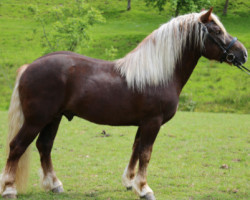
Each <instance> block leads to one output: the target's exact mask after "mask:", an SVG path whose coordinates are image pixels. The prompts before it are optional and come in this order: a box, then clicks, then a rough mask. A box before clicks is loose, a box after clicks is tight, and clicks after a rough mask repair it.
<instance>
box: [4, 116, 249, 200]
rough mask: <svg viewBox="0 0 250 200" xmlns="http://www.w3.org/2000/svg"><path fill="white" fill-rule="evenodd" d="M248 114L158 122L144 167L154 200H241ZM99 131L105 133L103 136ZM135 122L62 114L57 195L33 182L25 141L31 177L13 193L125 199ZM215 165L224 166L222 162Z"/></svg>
mask: <svg viewBox="0 0 250 200" xmlns="http://www.w3.org/2000/svg"><path fill="white" fill-rule="evenodd" d="M249 120H250V117H249V115H243V114H240V115H239V114H212V113H210V114H209V113H192V112H177V114H176V116H175V117H174V118H173V119H172V120H171V121H170V122H169V123H167V124H165V125H164V126H162V128H161V130H160V133H159V135H158V137H157V139H156V142H155V145H154V150H153V154H152V158H151V162H150V164H149V168H148V183H149V185H150V186H151V188H152V189H153V190H154V192H155V195H156V198H157V199H158V200H166V199H167V200H236V199H237V200H243V199H244V200H247V199H249V197H250V193H249V191H250V187H249V177H250V173H249V141H250V138H249V133H250V132H249ZM103 130H105V131H106V133H107V134H109V135H110V136H109V137H103V135H102V134H101V132H102V131H103ZM135 132H136V127H110V126H99V125H95V124H93V123H89V122H87V121H84V120H81V119H79V118H74V119H73V121H72V122H68V121H67V120H66V118H64V119H63V121H62V123H61V126H60V128H59V132H58V134H57V138H56V140H55V144H54V148H53V152H52V159H53V161H54V168H55V170H56V172H57V176H58V177H59V178H60V179H61V181H62V182H63V183H64V189H65V193H64V194H60V195H56V194H52V193H50V192H44V191H43V190H42V189H41V188H40V187H39V177H38V171H39V168H40V163H39V155H38V152H37V150H36V148H35V145H34V143H33V144H32V145H33V147H32V155H33V158H32V162H31V176H30V181H29V185H28V191H27V193H26V194H20V195H19V199H20V200H21V199H32V200H33V199H36V200H39V199H41V200H42V199H46V200H49V199H51V200H52V199H58V200H59V199H60V200H61V199H69V200H70V199H74V200H77V199H79V200H80V199H81V200H82V199H84V200H91V199H93V200H118V199H119V200H132V199H138V197H137V196H136V195H135V194H134V193H133V192H131V191H126V189H125V188H124V187H123V186H122V183H121V176H122V173H123V170H124V168H125V166H126V165H127V164H128V161H129V158H130V153H131V147H132V143H133V139H134V136H135ZM6 134H7V112H6V111H2V112H0V155H1V159H0V168H3V166H4V163H5V160H4V156H2V155H5V154H4V150H5V138H6ZM223 165H224V166H226V167H225V168H223Z"/></svg>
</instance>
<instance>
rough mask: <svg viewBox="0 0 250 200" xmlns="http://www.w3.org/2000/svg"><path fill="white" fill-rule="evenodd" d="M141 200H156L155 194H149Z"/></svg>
mask: <svg viewBox="0 0 250 200" xmlns="http://www.w3.org/2000/svg"><path fill="white" fill-rule="evenodd" d="M141 199H146V200H156V198H155V196H154V194H153V193H147V194H146V195H145V196H142V197H141Z"/></svg>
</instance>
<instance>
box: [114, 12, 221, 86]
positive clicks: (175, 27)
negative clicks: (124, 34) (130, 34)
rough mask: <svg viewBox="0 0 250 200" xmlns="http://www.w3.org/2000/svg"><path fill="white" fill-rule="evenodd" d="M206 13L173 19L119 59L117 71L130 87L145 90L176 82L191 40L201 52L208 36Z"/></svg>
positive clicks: (213, 17)
mask: <svg viewBox="0 0 250 200" xmlns="http://www.w3.org/2000/svg"><path fill="white" fill-rule="evenodd" d="M204 12H205V11H204ZM204 12H201V13H192V14H187V15H182V16H179V17H177V18H174V19H172V20H170V21H169V22H168V23H166V24H163V25H162V26H160V28H158V29H157V30H155V31H154V32H152V33H151V34H150V35H149V36H148V37H146V38H145V39H144V40H143V41H142V42H141V43H140V44H139V45H138V46H137V47H136V48H135V49H134V50H133V51H131V52H130V53H128V54H127V55H126V56H125V57H123V58H121V59H119V60H116V61H115V68H116V70H118V71H119V72H120V74H121V75H122V76H123V77H125V78H126V81H127V84H128V86H129V87H130V88H132V89H137V90H139V91H143V90H144V88H145V87H146V86H147V85H150V86H151V85H154V86H157V85H165V84H167V83H168V82H169V81H170V80H171V79H172V77H173V73H174V70H175V67H176V64H177V62H180V60H181V58H182V53H183V51H184V48H186V47H187V42H188V41H189V44H191V43H192V45H193V47H194V48H197V49H199V50H200V51H201V50H202V49H203V46H204V39H205V34H203V32H202V30H201V29H202V26H201V25H200V23H199V22H200V17H201V15H202V14H204ZM211 17H212V19H213V20H214V21H215V23H216V24H218V25H219V26H220V27H221V28H222V30H223V31H225V29H224V27H223V25H222V24H221V23H220V21H219V20H218V18H217V17H216V16H215V15H213V14H212V15H211Z"/></svg>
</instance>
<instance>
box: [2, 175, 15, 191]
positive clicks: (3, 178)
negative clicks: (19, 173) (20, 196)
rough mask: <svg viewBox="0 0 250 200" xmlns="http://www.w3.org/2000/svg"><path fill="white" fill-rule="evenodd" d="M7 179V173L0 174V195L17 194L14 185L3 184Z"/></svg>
mask: <svg viewBox="0 0 250 200" xmlns="http://www.w3.org/2000/svg"><path fill="white" fill-rule="evenodd" d="M8 179H9V175H8V174H7V175H6V174H0V194H2V196H5V195H15V196H16V195H17V190H16V186H12V187H10V186H7V187H4V186H5V182H6V180H8Z"/></svg>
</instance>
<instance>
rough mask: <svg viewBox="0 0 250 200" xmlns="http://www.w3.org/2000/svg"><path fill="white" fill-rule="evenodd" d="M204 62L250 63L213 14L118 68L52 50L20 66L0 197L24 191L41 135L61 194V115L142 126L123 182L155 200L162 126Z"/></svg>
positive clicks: (177, 26)
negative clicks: (56, 151)
mask: <svg viewBox="0 0 250 200" xmlns="http://www.w3.org/2000/svg"><path fill="white" fill-rule="evenodd" d="M201 56H204V57H206V58H208V59H214V60H218V61H225V62H228V63H229V64H235V65H238V66H240V65H242V64H243V63H245V62H246V59H247V51H246V49H245V47H244V46H243V45H242V44H241V43H240V42H239V41H237V39H235V38H232V37H231V36H230V35H229V34H228V33H227V32H226V30H225V28H224V27H223V25H222V24H221V22H220V21H219V20H218V18H217V17H216V16H215V15H214V14H212V9H210V10H209V11H203V12H202V13H192V14H188V15H184V16H179V17H177V18H174V19H172V20H171V21H169V22H168V23H166V24H163V25H162V26H161V27H160V28H159V29H157V30H155V31H154V32H153V33H152V34H150V35H149V36H148V37H147V38H146V39H144V40H143V41H142V42H141V43H140V44H139V46H138V47H137V48H136V49H134V50H133V51H131V52H130V53H128V54H127V55H126V56H125V57H124V58H121V59H119V60H116V61H113V62H109V61H103V60H97V59H93V58H88V57H85V56H82V55H78V54H75V53H72V52H55V53H51V54H48V55H46V56H43V57H41V58H39V59H37V60H36V61H34V62H33V63H31V64H29V65H26V66H23V67H21V68H20V69H19V72H18V76H17V80H16V86H15V89H14V92H13V95H12V100H11V105H10V110H9V121H10V125H9V138H8V142H9V150H8V151H9V154H8V160H7V163H6V166H5V169H4V172H3V174H2V176H1V194H2V196H3V197H6V198H15V197H16V196H17V190H21V189H23V188H22V187H23V186H24V185H25V184H24V183H25V179H26V177H27V159H28V157H27V154H28V152H29V151H28V149H27V148H28V146H29V145H30V144H31V142H32V141H33V140H34V139H35V138H36V137H37V136H38V139H37V142H36V146H37V148H38V150H39V153H40V157H41V166H42V172H43V174H42V185H43V186H44V188H45V189H46V190H51V191H53V192H56V193H60V192H63V185H62V182H61V181H60V180H59V179H58V178H57V177H56V175H55V172H54V170H53V166H52V161H51V156H50V154H51V149H52V146H53V141H54V138H55V136H56V132H57V129H58V126H59V123H60V121H61V118H62V116H63V115H64V116H66V117H67V118H68V120H72V118H73V117H74V116H78V117H81V118H84V119H87V120H89V121H91V122H94V123H98V124H108V125H112V126H121V125H124V126H126V125H133V126H138V127H139V128H138V131H137V133H136V136H135V141H134V145H133V152H132V156H131V159H130V162H129V164H128V165H127V167H126V169H125V171H124V174H123V184H124V185H125V187H127V188H133V189H134V190H135V191H136V192H137V193H138V195H139V196H140V197H144V198H146V199H148V200H152V199H155V197H154V194H153V191H152V190H151V189H150V187H149V186H148V184H147V179H146V171H147V166H148V163H149V160H150V156H151V152H152V148H153V144H154V141H155V138H156V136H157V134H158V132H159V130H160V127H161V125H162V124H164V123H166V122H167V121H168V120H170V119H171V118H172V117H173V116H174V114H175V112H176V110H177V107H178V100H179V95H180V93H181V90H182V88H183V86H184V85H185V84H186V82H187V80H188V79H189V77H190V75H191V73H192V71H193V69H194V68H195V66H196V64H197V62H198V60H199V58H200V57H201ZM20 158H21V159H20ZM138 160H139V167H138V172H137V173H136V170H135V169H136V165H137V161H138ZM16 188H17V189H16Z"/></svg>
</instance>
